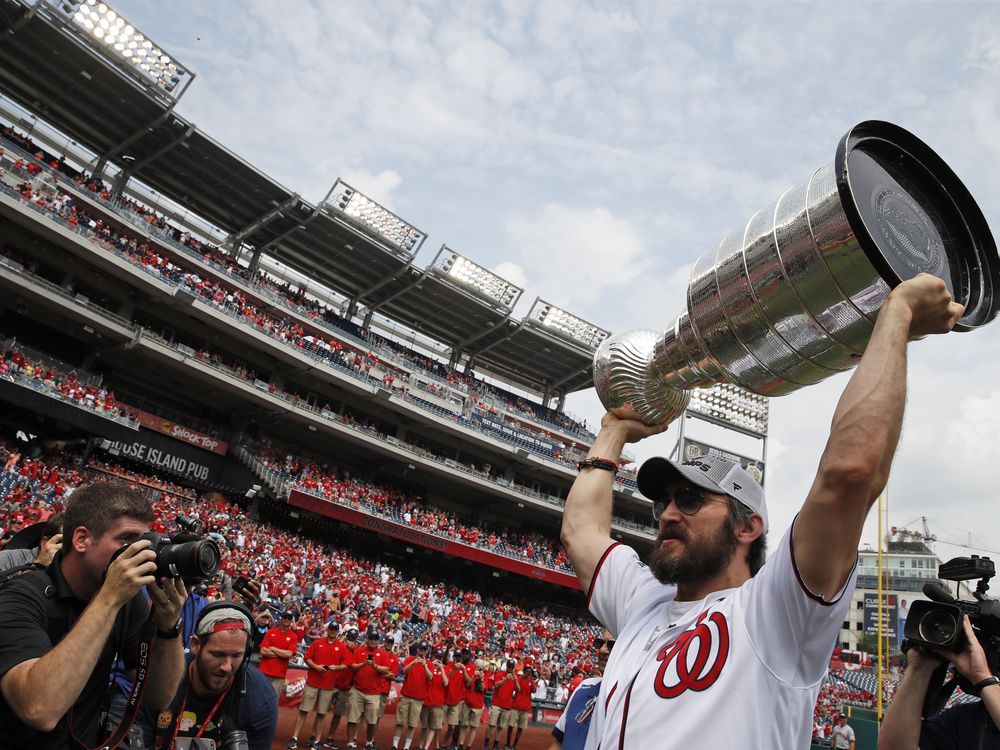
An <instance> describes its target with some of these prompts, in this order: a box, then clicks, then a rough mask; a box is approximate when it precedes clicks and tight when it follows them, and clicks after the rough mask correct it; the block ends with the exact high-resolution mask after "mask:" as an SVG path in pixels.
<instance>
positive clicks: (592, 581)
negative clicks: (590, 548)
mask: <svg viewBox="0 0 1000 750" xmlns="http://www.w3.org/2000/svg"><path fill="white" fill-rule="evenodd" d="M619 544H621V542H612V543H611V544H610V545H609V546H608V548H607V549H606V550H604V554H603V555H601V559H600V560H598V561H597V567H595V568H594V575H593V576H591V578H590V588H588V589H587V609H590V597H592V596H593V595H594V584H595V583H597V574H598V573H600V572H601V566H602V565H604V561H605V560H607V559H608V554H609V553H610V552H611V550H613V549H614V548H615V547H617V546H618V545H619Z"/></svg>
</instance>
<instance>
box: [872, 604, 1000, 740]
mask: <svg viewBox="0 0 1000 750" xmlns="http://www.w3.org/2000/svg"><path fill="white" fill-rule="evenodd" d="M962 627H963V630H964V631H965V647H964V648H963V649H962V650H961V651H960V652H958V653H957V654H956V653H952V652H950V651H943V650H937V651H933V652H932V651H930V650H928V649H925V648H923V647H921V646H913V647H912V648H910V649H909V650H908V651H907V652H906V660H907V665H906V671H905V672H904V673H903V679H902V681H901V682H900V683H899V688H898V689H897V690H896V694H895V696H893V699H892V703H891V704H890V705H889V708H888V710H887V711H886V712H885V719H884V720H883V721H882V726H881V728H880V730H879V736H878V747H879V750H899V749H901V748H905V750H914V749H915V748H917V747H919V748H920V750H945V748H954V750H966V749H968V750H990V749H991V748H997V749H1000V732H998V730H997V727H998V726H1000V680H998V679H997V678H996V677H995V676H994V675H993V672H992V670H991V668H990V664H989V660H988V659H987V658H986V653H985V652H984V651H983V647H982V645H981V644H980V643H979V639H978V638H977V637H976V631H975V630H974V629H973V627H972V623H971V622H970V621H969V616H968V615H963V618H962ZM942 660H945V661H947V662H951V664H952V665H954V668H955V670H956V671H957V672H958V674H960V675H961V676H962V677H964V678H965V679H966V680H968V682H969V683H970V684H971V686H972V687H971V690H972V692H973V693H974V694H977V695H978V696H979V700H978V701H975V702H974V703H960V704H956V705H954V706H952V707H951V708H946V709H944V710H942V711H939V712H937V713H935V714H933V715H931V716H928V717H927V719H925V720H924V721H923V722H921V720H920V717H921V713H922V711H923V707H924V698H925V696H926V695H927V690H928V687H929V686H930V685H931V684H932V679H933V678H934V676H935V670H938V669H939V667H941V666H942V664H943V661H942ZM937 676H938V681H939V682H940V677H941V674H940V672H937Z"/></svg>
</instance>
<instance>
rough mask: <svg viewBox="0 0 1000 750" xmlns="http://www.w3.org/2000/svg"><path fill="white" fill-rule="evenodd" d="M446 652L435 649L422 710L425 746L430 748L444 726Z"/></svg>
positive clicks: (421, 719)
mask: <svg viewBox="0 0 1000 750" xmlns="http://www.w3.org/2000/svg"><path fill="white" fill-rule="evenodd" d="M443 658H444V654H443V653H441V651H440V650H437V649H435V651H434V654H433V658H432V661H431V663H430V665H429V667H430V671H431V679H430V680H429V681H428V682H427V700H425V701H424V707H423V708H422V709H421V710H420V726H421V727H423V730H424V737H423V747H424V750H430V749H431V747H432V746H434V745H435V740H436V739H437V737H438V734H439V732H440V730H441V729H442V728H443V727H444V697H445V693H446V692H447V690H448V676H447V675H446V674H445V672H444V664H442V663H441V660H442V659H443Z"/></svg>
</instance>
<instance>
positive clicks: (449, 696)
mask: <svg viewBox="0 0 1000 750" xmlns="http://www.w3.org/2000/svg"><path fill="white" fill-rule="evenodd" d="M444 673H445V674H446V675H448V688H447V690H446V691H445V694H444V702H445V705H448V706H457V705H458V704H459V703H461V702H462V701H464V700H465V687H466V686H465V669H464V668H463V667H462V665H461V664H455V663H454V662H452V663H450V664H447V665H446V666H445V668H444Z"/></svg>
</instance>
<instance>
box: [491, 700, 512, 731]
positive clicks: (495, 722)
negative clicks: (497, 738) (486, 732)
mask: <svg viewBox="0 0 1000 750" xmlns="http://www.w3.org/2000/svg"><path fill="white" fill-rule="evenodd" d="M508 713H509V710H508V709H506V708H500V706H497V705H493V706H490V713H489V722H490V726H491V727H500V728H501V729H503V728H504V727H505V726H507V724H506V722H504V723H501V720H502V719H505V718H506V714H508Z"/></svg>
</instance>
